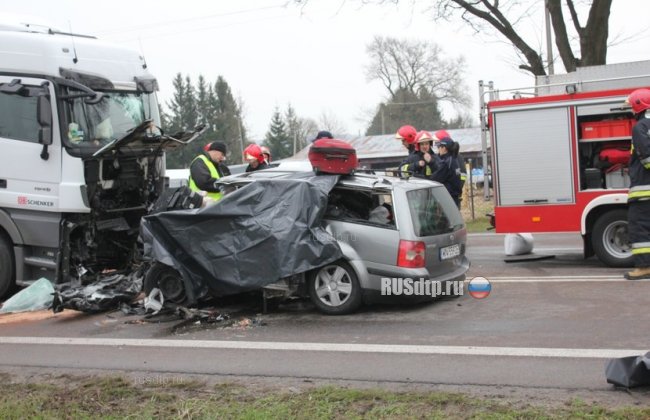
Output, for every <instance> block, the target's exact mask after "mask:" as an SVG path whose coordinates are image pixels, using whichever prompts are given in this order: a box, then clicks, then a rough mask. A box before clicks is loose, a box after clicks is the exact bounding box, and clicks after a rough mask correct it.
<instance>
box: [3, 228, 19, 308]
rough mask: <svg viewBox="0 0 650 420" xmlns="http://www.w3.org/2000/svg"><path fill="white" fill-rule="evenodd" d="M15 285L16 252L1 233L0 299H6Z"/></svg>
mask: <svg viewBox="0 0 650 420" xmlns="http://www.w3.org/2000/svg"><path fill="white" fill-rule="evenodd" d="M15 284H16V282H15V279H14V252H13V250H12V249H11V242H10V241H8V240H7V238H6V237H5V236H4V235H3V234H2V233H0V298H2V297H5V295H6V294H7V293H9V291H11V289H13V286H14V285H15Z"/></svg>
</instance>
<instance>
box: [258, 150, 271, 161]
mask: <svg viewBox="0 0 650 420" xmlns="http://www.w3.org/2000/svg"><path fill="white" fill-rule="evenodd" d="M260 150H261V151H262V155H267V156H268V157H267V159H268V160H269V162H270V161H271V150H270V149H269V148H268V147H266V146H262V147H260Z"/></svg>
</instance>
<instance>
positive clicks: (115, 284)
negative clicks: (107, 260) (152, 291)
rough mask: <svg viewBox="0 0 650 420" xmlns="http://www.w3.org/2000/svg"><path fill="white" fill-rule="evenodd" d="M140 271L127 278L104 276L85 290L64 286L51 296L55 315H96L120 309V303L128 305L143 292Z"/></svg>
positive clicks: (66, 284) (123, 276)
mask: <svg viewBox="0 0 650 420" xmlns="http://www.w3.org/2000/svg"><path fill="white" fill-rule="evenodd" d="M143 277H144V276H143V274H142V270H134V271H132V272H130V273H128V274H123V273H121V274H116V273H112V274H111V275H105V276H100V277H98V280H96V281H94V282H93V283H90V284H88V285H86V286H73V285H72V284H70V283H65V284H63V285H61V286H58V290H57V291H55V292H54V302H53V306H52V309H53V310H54V313H57V312H61V311H62V310H64V309H74V310H76V311H82V312H88V313H98V312H105V311H108V310H111V309H119V308H120V304H121V303H127V302H131V301H132V300H133V299H134V298H135V297H136V296H137V295H138V293H140V291H141V290H142V281H143Z"/></svg>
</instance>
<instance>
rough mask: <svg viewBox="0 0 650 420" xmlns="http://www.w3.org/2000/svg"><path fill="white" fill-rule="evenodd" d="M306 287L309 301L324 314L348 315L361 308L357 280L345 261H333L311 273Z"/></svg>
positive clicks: (359, 288) (359, 287)
mask: <svg viewBox="0 0 650 420" xmlns="http://www.w3.org/2000/svg"><path fill="white" fill-rule="evenodd" d="M307 286H308V288H309V297H310V298H311V301H312V302H313V303H314V305H316V307H317V308H318V310H319V311H321V312H323V313H325V314H328V315H344V314H349V313H352V312H354V311H356V310H357V309H359V307H360V306H361V286H360V285H359V279H357V275H356V273H355V272H354V270H353V269H352V267H351V266H350V264H348V263H346V262H345V261H342V260H339V261H335V262H333V263H330V264H328V265H326V266H324V267H321V268H317V269H315V270H313V271H311V272H310V273H309V274H308V276H307Z"/></svg>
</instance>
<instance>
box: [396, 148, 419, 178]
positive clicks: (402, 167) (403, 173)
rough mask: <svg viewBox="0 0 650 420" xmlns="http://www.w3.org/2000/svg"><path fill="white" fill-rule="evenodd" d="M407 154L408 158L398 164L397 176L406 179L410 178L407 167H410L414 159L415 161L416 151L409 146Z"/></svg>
mask: <svg viewBox="0 0 650 420" xmlns="http://www.w3.org/2000/svg"><path fill="white" fill-rule="evenodd" d="M408 150H409V154H408V156H407V157H406V158H405V159H404V160H403V161H402V163H400V164H399V171H398V172H399V176H400V177H401V178H408V177H410V176H411V173H410V172H409V165H411V164H412V163H413V162H414V161H415V159H417V158H418V157H417V153H418V152H417V151H416V150H415V147H413V146H409V149H408Z"/></svg>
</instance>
